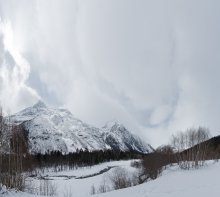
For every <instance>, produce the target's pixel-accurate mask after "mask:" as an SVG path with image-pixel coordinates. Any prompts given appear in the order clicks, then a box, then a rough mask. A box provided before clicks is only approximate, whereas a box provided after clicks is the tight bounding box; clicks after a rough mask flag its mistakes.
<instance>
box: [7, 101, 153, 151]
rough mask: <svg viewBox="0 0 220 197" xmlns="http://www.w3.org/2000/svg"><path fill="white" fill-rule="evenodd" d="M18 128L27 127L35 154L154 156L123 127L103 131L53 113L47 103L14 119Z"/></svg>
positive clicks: (59, 112) (65, 112)
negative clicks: (106, 152)
mask: <svg viewBox="0 0 220 197" xmlns="http://www.w3.org/2000/svg"><path fill="white" fill-rule="evenodd" d="M11 119H12V121H13V122H14V123H15V124H23V125H24V127H25V129H26V130H27V132H28V139H29V147H30V152H31V153H45V152H47V151H54V150H59V151H62V152H65V153H67V152H75V151H77V149H78V150H80V149H83V150H85V149H88V150H103V149H118V150H123V151H125V150H136V151H140V152H151V151H152V148H151V146H150V145H148V144H147V143H146V142H144V141H142V140H141V139H140V138H138V137H136V136H134V135H133V134H131V133H130V132H129V131H128V130H126V129H125V127H124V126H123V125H120V124H118V123H115V124H111V125H110V124H107V125H106V126H105V127H103V128H101V129H99V128H96V127H93V126H90V125H88V124H86V123H84V122H82V121H81V120H78V119H77V118H75V117H74V116H73V115H72V114H71V113H70V112H69V111H68V110H66V109H53V108H49V107H47V106H46V105H45V104H44V103H43V102H41V101H40V102H38V103H37V104H35V105H34V106H33V107H29V108H27V109H24V110H23V111H21V112H19V113H17V114H15V115H13V116H11Z"/></svg>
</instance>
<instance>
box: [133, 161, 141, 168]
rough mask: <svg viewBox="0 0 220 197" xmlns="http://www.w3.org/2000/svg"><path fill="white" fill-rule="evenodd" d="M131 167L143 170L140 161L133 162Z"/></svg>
mask: <svg viewBox="0 0 220 197" xmlns="http://www.w3.org/2000/svg"><path fill="white" fill-rule="evenodd" d="M131 167H133V168H137V169H140V168H141V162H140V161H132V162H131Z"/></svg>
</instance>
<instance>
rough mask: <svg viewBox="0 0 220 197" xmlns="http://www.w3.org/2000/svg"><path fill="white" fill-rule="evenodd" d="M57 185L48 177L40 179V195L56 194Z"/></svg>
mask: <svg viewBox="0 0 220 197" xmlns="http://www.w3.org/2000/svg"><path fill="white" fill-rule="evenodd" d="M56 188H57V187H56V185H55V184H53V183H52V182H51V181H49V180H48V179H43V180H41V181H40V188H39V193H38V195H41V196H55V195H56V193H57V190H56Z"/></svg>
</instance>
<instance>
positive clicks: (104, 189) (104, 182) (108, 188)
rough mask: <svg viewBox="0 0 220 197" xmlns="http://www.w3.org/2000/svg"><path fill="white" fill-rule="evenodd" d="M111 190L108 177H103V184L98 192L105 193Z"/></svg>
mask: <svg viewBox="0 0 220 197" xmlns="http://www.w3.org/2000/svg"><path fill="white" fill-rule="evenodd" d="M108 191H110V187H109V185H108V183H107V177H105V176H104V177H103V180H102V184H101V185H100V186H99V188H98V191H97V193H105V192H108Z"/></svg>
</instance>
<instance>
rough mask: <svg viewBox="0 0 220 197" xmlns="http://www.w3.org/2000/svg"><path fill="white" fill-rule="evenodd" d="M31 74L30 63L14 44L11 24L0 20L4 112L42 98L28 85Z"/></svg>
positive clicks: (0, 87)
mask: <svg viewBox="0 0 220 197" xmlns="http://www.w3.org/2000/svg"><path fill="white" fill-rule="evenodd" d="M29 72H30V66H29V64H28V62H27V61H26V60H25V59H24V58H23V57H22V56H21V55H20V54H19V52H18V51H17V49H16V46H15V45H14V43H13V29H12V27H11V24H10V22H8V21H6V22H3V21H1V18H0V102H1V105H2V106H4V110H5V111H7V112H8V113H10V110H12V109H13V110H16V109H19V107H24V106H25V105H26V103H27V104H31V102H30V100H32V101H33V100H36V99H39V98H40V97H39V96H38V94H37V93H36V91H34V90H33V89H32V88H31V87H29V86H28V85H26V83H25V82H26V81H27V79H28V76H29Z"/></svg>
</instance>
